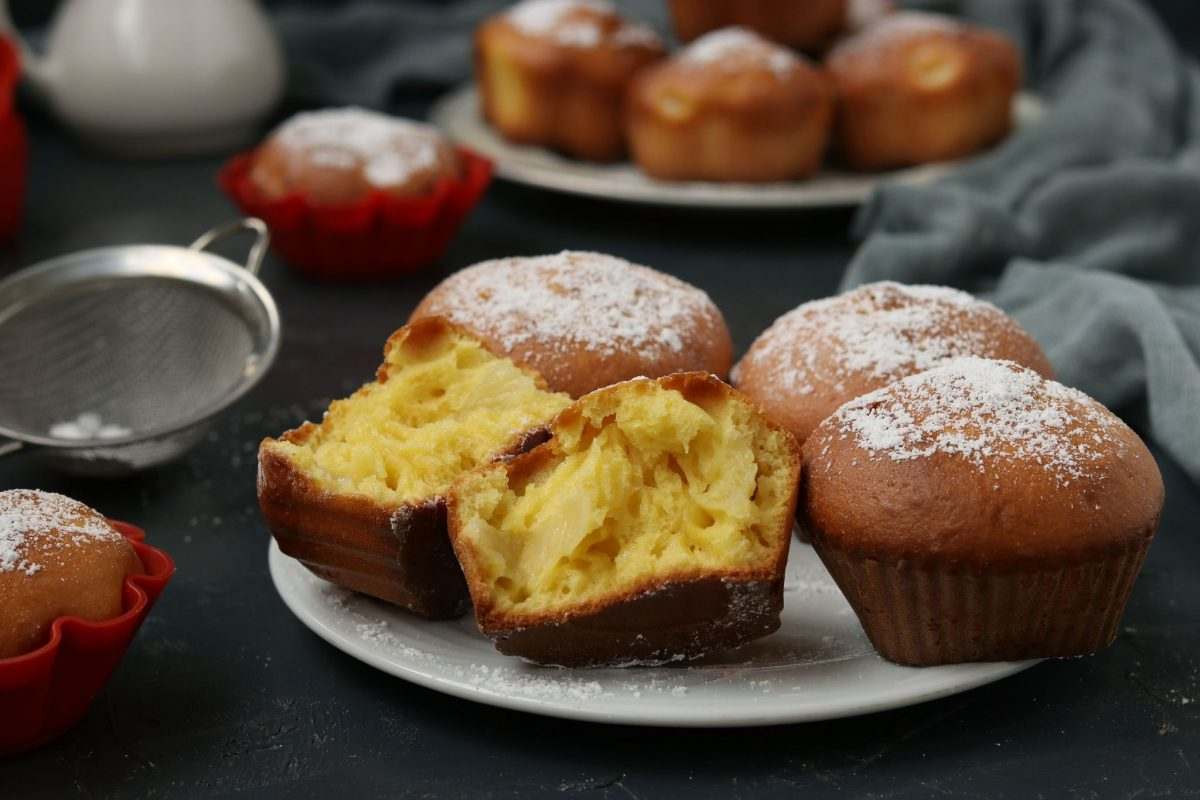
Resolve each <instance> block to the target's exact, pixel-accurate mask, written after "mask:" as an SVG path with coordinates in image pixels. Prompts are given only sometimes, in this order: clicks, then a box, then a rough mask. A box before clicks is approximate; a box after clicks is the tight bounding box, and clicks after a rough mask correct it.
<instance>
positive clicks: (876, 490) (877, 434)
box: [800, 358, 1163, 666]
mask: <svg viewBox="0 0 1200 800" xmlns="http://www.w3.org/2000/svg"><path fill="white" fill-rule="evenodd" d="M1162 504H1163V485H1162V477H1161V476H1160V475H1159V472H1158V467H1157V466H1156V465H1155V463H1154V459H1153V457H1152V456H1151V455H1150V453H1149V451H1148V450H1147V449H1146V446H1145V445H1144V444H1143V443H1142V441H1141V439H1139V438H1138V436H1137V434H1135V433H1134V432H1133V431H1132V430H1130V429H1129V428H1128V427H1127V426H1126V425H1125V424H1124V423H1123V422H1121V420H1119V419H1118V418H1117V417H1116V416H1114V415H1113V414H1112V413H1111V412H1109V411H1108V410H1107V409H1106V408H1104V407H1103V406H1102V405H1100V404H1099V403H1097V402H1096V401H1095V400H1093V399H1091V398H1090V397H1088V396H1087V395H1085V394H1083V393H1082V392H1079V391H1076V390H1074V389H1068V388H1067V387H1065V386H1062V385H1061V384H1058V383H1055V382H1053V381H1048V380H1046V379H1044V378H1042V377H1041V376H1040V375H1038V374H1037V373H1036V372H1033V371H1032V370H1028V369H1024V368H1022V367H1020V366H1018V365H1016V364H1014V363H1012V362H1008V361H992V360H988V359H980V358H962V359H955V360H952V361H949V362H946V363H945V364H943V365H941V366H938V367H935V368H933V369H931V370H928V371H926V372H922V373H920V374H918V375H913V376H910V377H907V378H904V379H902V380H900V381H897V382H896V383H893V384H891V385H890V386H887V387H885V388H883V389H879V390H877V391H875V392H872V393H870V394H867V395H864V396H862V397H860V398H858V399H856V400H852V401H851V402H849V403H847V404H846V405H844V406H842V407H841V408H840V409H838V411H837V413H835V414H834V415H833V416H831V417H829V418H828V419H826V420H825V421H824V422H823V423H821V425H820V426H819V427H818V428H817V430H816V431H815V432H814V433H813V435H812V436H811V437H810V438H809V440H808V441H807V442H806V443H805V444H804V478H803V488H802V489H801V503H800V506H801V514H802V516H803V518H804V520H805V524H806V527H807V528H808V530H809V531H810V532H811V534H812V537H813V547H814V548H815V549H816V551H817V554H818V555H820V557H821V560H822V561H823V562H824V563H825V566H826V567H827V568H828V569H829V572H830V574H831V575H832V576H833V578H834V580H835V581H837V584H838V586H839V587H841V590H842V592H843V593H845V595H846V598H847V599H848V600H849V601H850V605H851V606H853V607H854V610H855V612H856V613H857V614H858V618H859V620H860V621H861V622H862V625H863V628H864V629H865V630H866V632H867V636H868V637H870V639H871V643H872V644H874V646H875V648H876V649H877V650H878V651H879V652H880V654H881V655H883V656H884V657H885V658H887V659H890V660H891V661H895V662H898V663H901V664H912V665H918V666H926V665H931V664H947V663H954V662H962V661H1008V660H1016V659H1025V658H1044V657H1058V656H1072V655H1081V654H1084V653H1090V652H1094V651H1096V650H1099V649H1100V648H1102V647H1105V646H1106V645H1108V644H1109V643H1110V642H1111V641H1112V639H1113V637H1114V636H1115V635H1116V631H1117V627H1118V625H1119V623H1120V620H1121V614H1122V612H1123V611H1124V608H1125V603H1126V600H1127V599H1128V598H1129V593H1130V591H1131V589H1132V587H1133V582H1134V580H1135V578H1136V577H1137V574H1138V570H1139V569H1140V568H1141V565H1142V560H1143V558H1144V557H1145V555H1146V550H1147V549H1148V548H1149V546H1150V541H1151V539H1152V538H1153V536H1154V533H1155V530H1156V529H1157V527H1158V520H1159V514H1160V513H1161V511H1162Z"/></svg>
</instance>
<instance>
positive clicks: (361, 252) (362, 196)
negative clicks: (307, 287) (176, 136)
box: [219, 108, 492, 280]
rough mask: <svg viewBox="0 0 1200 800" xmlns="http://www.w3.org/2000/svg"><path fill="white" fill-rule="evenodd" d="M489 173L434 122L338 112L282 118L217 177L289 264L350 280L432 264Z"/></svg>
mask: <svg viewBox="0 0 1200 800" xmlns="http://www.w3.org/2000/svg"><path fill="white" fill-rule="evenodd" d="M491 175H492V168H491V163H490V162H488V161H487V160H486V159H484V158H481V157H480V156H477V155H475V154H474V153H472V152H470V151H468V150H465V149H463V148H458V147H455V146H454V145H452V144H451V143H450V141H449V140H448V139H446V138H445V137H444V136H443V135H442V134H441V133H440V132H439V131H438V130H437V129H436V128H434V127H432V126H429V125H426V124H424V123H420V122H414V121H411V120H406V119H400V118H398V117H391V116H388V115H386V114H381V113H379V112H375V111H368V110H365V109H360V108H339V109H326V110H322V111H312V112H306V113H303V114H297V115H296V116H294V117H292V118H291V119H288V120H287V121H285V122H284V123H283V124H281V125H280V126H279V127H278V128H277V129H276V130H275V131H274V132H273V133H272V134H271V135H270V136H269V137H268V138H267V139H266V141H265V142H263V144H261V145H260V146H259V147H258V148H256V149H255V150H253V151H251V152H248V153H242V154H240V155H238V156H235V157H234V158H233V159H232V160H231V161H230V162H229V163H228V164H226V165H225V167H224V168H223V169H222V170H221V174H220V176H219V181H220V184H221V187H222V188H223V189H224V190H225V192H226V194H228V195H229V196H230V198H232V199H233V201H234V202H235V203H237V205H238V206H239V207H240V208H241V209H242V210H243V211H244V212H245V213H247V214H250V215H253V216H256V217H259V218H261V219H262V220H264V221H265V222H266V223H267V226H268V227H269V228H270V229H271V240H272V244H273V246H274V248H275V250H276V252H278V253H279V255H280V256H281V257H282V258H283V259H284V260H285V261H286V262H287V263H288V264H289V265H290V266H292V267H294V268H295V269H297V270H299V271H300V272H303V273H305V274H308V275H311V276H314V277H320V278H330V279H342V280H354V279H367V278H387V277H395V276H399V275H405V274H408V273H412V272H416V271H418V270H420V269H422V268H424V267H427V266H429V265H431V264H432V263H433V262H435V261H437V260H438V258H440V257H441V255H442V254H443V253H444V252H445V250H446V247H447V246H448V245H449V244H450V241H451V239H453V237H454V234H455V233H456V232H457V231H458V228H459V226H460V225H461V224H462V221H463V220H464V219H465V218H466V216H467V214H468V213H469V212H470V211H471V209H472V208H474V206H475V204H476V203H477V202H478V201H479V198H480V197H481V196H482V195H483V192H484V190H485V189H486V188H487V185H488V183H489V182H490V181H491Z"/></svg>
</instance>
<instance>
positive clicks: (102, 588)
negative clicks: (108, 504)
mask: <svg viewBox="0 0 1200 800" xmlns="http://www.w3.org/2000/svg"><path fill="white" fill-rule="evenodd" d="M142 572H143V569H142V563H141V561H139V560H138V557H137V553H136V552H134V549H133V546H132V545H131V544H130V543H129V541H128V540H126V539H125V537H124V536H122V535H121V534H120V533H118V532H117V531H116V530H115V529H114V528H113V527H112V526H111V525H109V524H108V520H106V519H105V518H104V517H103V516H102V515H100V514H99V513H97V512H96V511H93V510H92V509H91V508H88V507H87V506H86V505H84V504H83V503H80V502H78V501H76V500H72V499H71V498H69V497H64V496H63V495H61V494H51V493H49V492H40V491H36V490H32V489H12V490H9V491H3V492H0V609H3V613H0V659H3V658H11V657H13V656H19V655H22V654H24V653H28V652H31V651H33V650H36V649H37V648H38V647H41V646H42V645H43V644H45V643H46V641H47V640H48V639H49V636H50V626H51V625H52V624H53V622H54V621H55V620H56V619H58V618H59V617H68V616H70V617H79V618H80V619H85V620H90V621H100V620H107V619H112V618H113V617H116V616H119V615H120V614H121V611H122V592H123V587H124V583H125V578H126V577H127V576H129V575H137V574H140V573H142Z"/></svg>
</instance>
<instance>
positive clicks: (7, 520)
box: [0, 489, 121, 577]
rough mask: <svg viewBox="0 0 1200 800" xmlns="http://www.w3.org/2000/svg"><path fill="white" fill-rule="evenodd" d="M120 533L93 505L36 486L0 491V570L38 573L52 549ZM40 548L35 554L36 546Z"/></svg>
mask: <svg viewBox="0 0 1200 800" xmlns="http://www.w3.org/2000/svg"><path fill="white" fill-rule="evenodd" d="M120 538H121V534H119V533H117V532H116V531H115V530H113V528H112V527H111V526H110V525H109V524H108V523H107V522H105V521H104V519H103V518H101V517H100V516H99V515H97V514H96V513H95V512H94V511H92V510H91V509H90V508H88V507H87V506H85V505H84V504H83V503H80V502H78V501H77V500H72V499H71V498H69V497H65V496H63V495H61V494H52V493H50V492H42V491H38V490H36V489H13V490H10V491H6V492H0V573H3V572H23V573H25V574H26V575H28V576H31V577H32V576H33V575H36V574H37V573H38V572H40V571H41V570H42V569H43V568H44V567H45V564H43V563H42V561H40V560H38V559H40V558H44V557H46V556H47V555H49V554H50V553H52V552H57V551H61V550H63V549H65V548H68V547H73V546H79V545H82V544H85V543H87V542H88V541H94V540H96V539H108V540H112V539H120ZM35 549H36V550H37V553H38V554H37V555H35V553H34V550H35Z"/></svg>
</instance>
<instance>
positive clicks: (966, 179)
mask: <svg viewBox="0 0 1200 800" xmlns="http://www.w3.org/2000/svg"><path fill="white" fill-rule="evenodd" d="M507 5H509V3H508V2H506V0H459V2H452V3H451V2H436V1H435V0H423V1H422V0H403V2H401V1H400V0H386V1H385V0H359V1H358V2H354V3H346V4H339V5H334V6H332V7H329V6H327V7H325V8H321V9H319V10H318V9H315V8H313V7H312V6H309V5H307V4H306V5H290V4H288V3H287V2H277V3H276V4H275V9H274V11H275V15H276V19H277V22H278V24H279V27H280V31H281V33H282V35H283V39H284V42H285V47H286V48H287V51H288V54H289V57H290V60H291V63H292V73H293V84H292V99H293V100H295V101H297V102H300V103H303V104H345V103H359V104H362V105H367V106H373V107H378V108H387V107H389V106H393V107H394V106H395V105H396V104H397V102H398V101H399V100H401V99H403V95H404V94H405V93H407V92H410V91H413V90H418V91H419V90H422V89H424V90H428V89H439V88H449V87H450V86H453V85H455V84H457V83H459V82H460V81H463V80H465V79H466V78H467V77H468V76H469V75H470V70H471V61H470V53H471V31H472V30H473V29H474V27H475V25H476V24H477V23H478V22H479V20H480V19H482V18H483V17H484V16H486V15H487V14H490V13H493V12H495V11H497V10H499V9H500V8H503V7H505V6H507ZM618 5H620V6H621V7H622V8H623V10H624V11H626V12H628V13H629V14H631V15H633V16H636V17H638V18H639V19H642V20H647V21H649V22H650V23H651V24H653V25H655V26H656V27H657V28H659V30H661V31H663V32H666V31H667V26H666V24H665V23H666V17H665V12H664V6H665V3H663V2H661V0H622V2H619V3H618ZM959 6H960V9H959V10H960V13H961V14H962V15H963V16H964V17H965V18H967V19H970V20H973V21H975V22H979V23H981V24H984V25H988V26H991V27H995V28H1000V29H1002V30H1005V31H1006V32H1008V33H1009V35H1011V36H1012V37H1013V38H1014V39H1015V40H1016V41H1017V42H1018V43H1019V44H1020V46H1021V48H1022V50H1023V52H1024V55H1025V66H1026V72H1027V83H1028V85H1029V87H1030V89H1031V90H1032V91H1034V92H1036V93H1037V94H1039V95H1041V96H1042V97H1043V98H1044V99H1045V100H1046V101H1047V103H1048V108H1049V111H1048V113H1047V115H1046V116H1045V117H1044V119H1043V120H1042V121H1041V122H1040V123H1039V124H1038V125H1037V126H1035V127H1033V128H1030V129H1027V130H1024V131H1022V132H1020V133H1019V134H1018V135H1016V136H1014V137H1012V138H1010V139H1009V140H1008V141H1007V142H1006V143H1005V144H1004V145H1003V146H1002V147H1000V148H999V149H997V150H995V151H993V152H992V153H990V154H988V155H986V156H984V157H982V158H979V159H977V160H975V161H973V162H972V163H971V164H970V165H969V166H967V167H966V168H965V169H963V170H962V171H961V172H958V173H957V174H956V175H955V176H954V177H953V178H950V179H947V180H944V181H942V182H939V183H938V184H935V185H931V186H923V187H905V186H887V187H885V188H883V189H881V190H880V191H878V192H877V193H876V194H875V196H874V197H873V198H872V200H871V201H870V202H869V203H868V204H867V205H866V206H865V207H864V208H863V209H862V211H861V212H860V214H859V215H858V217H857V219H856V221H855V225H854V231H855V234H856V235H857V236H859V237H862V238H864V239H865V242H864V244H863V247H862V249H861V250H860V251H859V253H858V254H857V256H856V257H855V258H854V260H853V262H852V263H851V265H850V268H849V270H848V272H847V273H846V277H845V284H844V285H845V286H846V287H850V286H854V285H856V284H859V283H863V282H866V281H872V280H880V279H885V278H886V279H893V280H900V281H905V282H930V283H940V284H949V285H953V286H959V287H962V288H965V289H968V290H970V291H973V292H977V293H982V294H985V295H987V296H989V297H990V298H991V299H992V300H994V301H995V302H996V303H998V304H999V305H1000V306H1002V307H1004V308H1005V309H1007V310H1008V311H1010V312H1011V313H1013V314H1014V315H1015V316H1016V317H1017V319H1019V320H1020V321H1021V323H1022V324H1024V325H1025V326H1026V327H1027V328H1028V329H1029V330H1030V331H1031V332H1032V333H1033V334H1034V336H1036V337H1037V338H1038V340H1039V341H1041V342H1042V344H1043V345H1044V346H1045V347H1046V350H1047V352H1048V354H1049V356H1050V359H1051V361H1052V362H1053V364H1054V366H1055V369H1056V370H1057V371H1058V373H1059V376H1060V378H1061V379H1062V380H1063V381H1064V382H1065V383H1068V384H1071V385H1075V386H1078V387H1080V388H1081V389H1083V390H1084V391H1086V392H1088V393H1089V394H1091V395H1093V396H1095V397H1097V398H1098V399H1100V400H1101V401H1103V402H1104V403H1105V404H1107V405H1109V406H1112V407H1114V408H1117V409H1119V410H1121V411H1122V412H1123V413H1126V414H1133V415H1135V416H1144V418H1145V419H1144V422H1145V424H1146V425H1147V426H1148V428H1149V430H1150V433H1151V435H1152V436H1153V437H1154V438H1155V439H1156V440H1157V441H1158V442H1159V444H1160V445H1161V446H1162V447H1163V448H1164V449H1166V450H1167V451H1168V452H1169V453H1170V454H1171V455H1172V456H1174V457H1175V458H1176V459H1177V460H1178V462H1179V463H1180V464H1181V465H1183V466H1184V468H1185V469H1187V471H1188V472H1189V473H1190V474H1191V476H1192V478H1193V479H1195V480H1200V368H1198V366H1197V358H1198V356H1200V92H1198V89H1200V78H1198V73H1197V70H1196V68H1195V67H1194V66H1193V65H1192V64H1191V63H1190V62H1189V61H1187V60H1186V59H1184V58H1183V57H1181V55H1180V54H1179V53H1177V52H1176V49H1175V47H1174V46H1173V44H1172V42H1171V40H1170V37H1169V36H1168V35H1167V33H1166V32H1165V31H1164V30H1163V29H1162V27H1161V26H1160V25H1159V24H1158V22H1157V21H1156V19H1155V18H1154V17H1153V15H1152V14H1151V13H1150V12H1149V11H1148V10H1146V9H1144V8H1143V7H1142V6H1140V5H1138V4H1136V2H1135V0H963V1H962V2H961V3H960V4H959Z"/></svg>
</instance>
